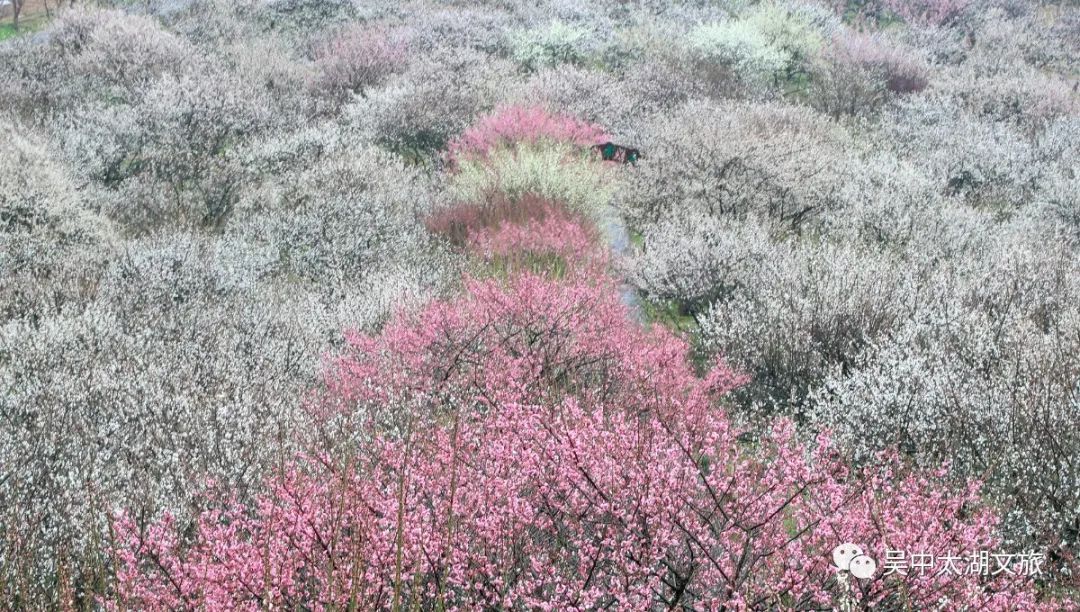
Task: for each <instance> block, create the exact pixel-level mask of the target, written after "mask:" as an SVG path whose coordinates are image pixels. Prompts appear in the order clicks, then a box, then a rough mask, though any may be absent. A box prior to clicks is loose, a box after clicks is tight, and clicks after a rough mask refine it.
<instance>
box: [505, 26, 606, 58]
mask: <svg viewBox="0 0 1080 612" xmlns="http://www.w3.org/2000/svg"><path fill="white" fill-rule="evenodd" d="M589 37H590V32H589V30H588V29H586V28H584V27H582V26H578V25H571V24H568V23H565V22H562V21H552V22H551V23H549V24H547V25H545V26H540V27H535V28H530V29H526V30H520V31H518V32H515V33H513V34H511V35H510V37H509V41H508V42H509V45H510V49H511V52H510V55H511V57H512V58H513V59H514V61H516V62H517V63H518V64H519V65H520V66H521V67H523V68H525V69H526V70H536V69H537V68H543V67H545V66H555V65H558V64H580V63H582V62H584V61H585V58H586V56H587V55H588V53H589V51H588V44H589Z"/></svg>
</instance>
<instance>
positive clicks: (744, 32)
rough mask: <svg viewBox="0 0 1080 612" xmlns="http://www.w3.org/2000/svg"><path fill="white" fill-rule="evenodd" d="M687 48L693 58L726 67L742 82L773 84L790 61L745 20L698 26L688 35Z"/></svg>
mask: <svg viewBox="0 0 1080 612" xmlns="http://www.w3.org/2000/svg"><path fill="white" fill-rule="evenodd" d="M687 44H688V45H689V47H690V51H691V54H692V55H693V56H694V57H696V58H698V59H700V60H704V61H707V62H712V63H716V64H720V65H723V66H726V67H728V68H729V69H731V70H733V71H734V72H735V74H737V75H738V76H739V78H741V79H745V80H749V81H753V82H763V81H769V80H771V79H772V78H773V77H775V76H776V75H778V74H779V73H780V72H781V71H783V69H784V68H785V67H786V66H787V63H788V61H789V59H790V57H789V56H788V55H787V54H786V53H784V51H783V50H782V49H779V48H777V47H774V46H773V45H772V44H770V42H769V39H768V37H766V36H765V34H764V33H763V32H762V31H761V30H760V29H758V28H757V27H756V26H755V25H754V24H752V23H750V22H747V21H743V20H735V21H724V22H721V23H712V24H705V25H701V26H698V27H697V28H694V29H693V30H692V31H691V32H690V33H689V34H688V35H687Z"/></svg>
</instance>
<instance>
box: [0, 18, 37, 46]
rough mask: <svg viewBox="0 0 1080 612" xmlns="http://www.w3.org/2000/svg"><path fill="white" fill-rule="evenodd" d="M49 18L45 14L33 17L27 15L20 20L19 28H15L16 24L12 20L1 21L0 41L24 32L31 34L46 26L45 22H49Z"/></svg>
mask: <svg viewBox="0 0 1080 612" xmlns="http://www.w3.org/2000/svg"><path fill="white" fill-rule="evenodd" d="M48 20H49V19H48V17H46V16H45V15H34V16H31V17H27V18H25V19H21V20H20V21H19V29H18V30H16V29H15V24H13V23H11V22H7V23H0V42H3V41H5V40H7V39H9V38H15V37H16V36H21V35H23V34H30V33H32V32H36V31H38V30H40V29H41V28H43V27H45V24H46V22H48Z"/></svg>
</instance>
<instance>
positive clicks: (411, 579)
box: [109, 132, 1055, 610]
mask: <svg viewBox="0 0 1080 612" xmlns="http://www.w3.org/2000/svg"><path fill="white" fill-rule="evenodd" d="M533 133H535V132H524V135H523V136H522V138H525V139H528V138H529V137H530V134H533ZM484 142H490V141H484ZM532 206H533V207H534V208H533V210H532V212H534V213H536V212H538V211H546V212H544V213H543V214H529V215H523V216H521V217H519V218H512V216H510V217H508V216H505V215H504V216H503V218H502V220H501V221H499V222H498V223H494V222H493V223H488V224H481V225H480V226H479V229H478V233H476V234H467V236H468V240H469V244H471V245H473V247H474V248H478V249H481V250H484V252H488V251H490V252H491V253H496V252H497V253H500V254H509V253H512V252H513V250H514V249H518V250H543V249H551V250H553V251H557V252H561V253H567V252H578V251H585V250H587V249H588V247H589V245H590V244H595V241H594V240H593V239H592V237H593V236H594V235H595V228H593V227H591V226H589V224H588V222H587V221H585V220H584V219H580V218H575V217H572V216H570V215H569V214H568V213H566V212H565V211H564V210H562V209H560V208H558V207H556V206H554V205H549V206H547V207H546V208H545V205H541V203H540V202H533V204H532ZM585 270H588V272H587V273H579V274H573V275H567V276H564V277H561V278H554V277H552V276H550V275H546V274H542V273H533V272H518V273H515V274H511V275H509V276H508V277H506V278H504V279H495V278H487V279H473V278H467V279H465V281H464V283H463V285H464V287H463V291H462V293H461V294H460V295H457V296H454V297H449V298H443V299H435V300H432V301H430V302H429V303H427V304H426V305H425V306H423V307H422V308H420V309H418V310H415V311H401V312H399V313H397V314H396V315H395V316H394V317H393V318H392V319H391V320H390V321H389V322H388V323H387V324H386V325H385V326H384V327H383V328H382V329H381V330H380V331H379V332H378V333H374V334H361V333H356V332H353V333H349V334H348V335H347V347H346V348H345V350H343V351H342V353H341V354H339V355H338V356H337V357H336V358H334V359H333V360H332V361H331V362H330V363H329V364H328V366H327V371H326V382H325V389H324V391H323V393H322V394H321V396H320V397H318V398H316V399H314V400H313V406H314V407H315V408H317V410H316V411H315V414H316V415H317V416H318V417H319V418H320V419H321V420H323V421H324V422H326V423H332V422H335V420H340V419H342V418H344V419H345V422H347V423H350V427H351V429H350V430H349V431H348V432H347V433H348V434H349V435H347V436H345V437H344V438H342V437H338V436H333V435H328V436H327V441H326V444H325V446H324V447H322V448H318V449H313V451H312V452H311V453H309V454H307V455H305V456H302V457H298V458H296V459H294V460H292V461H291V462H288V463H287V464H286V465H285V466H284V467H283V468H282V470H281V471H280V473H278V474H277V475H276V476H274V477H273V478H271V479H270V481H269V482H268V483H267V486H266V488H265V490H264V491H263V492H262V493H261V494H259V495H257V496H256V498H255V500H254V501H253V502H250V503H241V502H238V501H236V500H235V499H233V498H231V497H230V496H229V495H228V494H224V495H221V496H212V497H211V498H210V499H209V500H208V501H209V509H207V510H206V511H205V512H204V513H202V515H201V516H200V517H199V519H198V521H197V524H196V525H195V526H194V529H193V530H191V535H190V537H183V536H181V535H180V534H181V533H182V531H183V530H182V529H180V527H181V526H179V525H175V524H174V522H173V520H172V519H171V518H169V517H165V518H164V519H162V520H161V521H159V522H157V523H153V524H151V525H149V526H148V527H143V526H141V525H139V523H138V522H137V521H135V520H133V519H132V517H129V516H124V515H122V516H120V517H119V518H118V520H117V521H116V523H115V531H116V534H117V541H118V547H117V551H116V561H117V578H118V584H117V592H116V599H115V600H113V601H111V602H109V603H110V607H112V608H132V607H133V608H139V609H181V608H197V609H207V610H225V609H228V610H235V609H240V610H256V609H263V608H267V607H273V608H278V607H283V608H305V609H314V610H324V609H331V608H334V609H337V608H346V607H348V608H351V609H364V610H369V609H399V608H400V607H404V606H408V607H417V608H422V609H431V608H438V609H455V610H478V609H491V608H500V609H537V610H581V609H599V608H613V609H631V610H641V609H661V608H666V609H675V608H683V607H685V608H693V609H710V610H719V609H731V610H749V609H764V608H769V609H773V608H800V609H804V608H814V607H816V608H820V607H839V606H841V605H844V604H843V601H844V600H845V599H848V600H850V601H851V602H852V603H853V604H857V605H859V606H860V607H864V606H871V605H887V606H895V607H906V608H912V609H923V608H938V609H940V608H961V607H963V608H967V609H985V610H1014V609H1037V607H1038V605H1039V604H1037V602H1036V599H1035V595H1034V589H1033V585H1032V584H1031V582H1030V580H1029V579H1027V578H1023V577H1020V576H1015V575H999V576H996V577H993V578H992V579H989V578H982V577H979V576H945V577H934V576H931V577H923V576H918V575H910V576H904V575H896V576H888V577H885V576H877V577H875V578H874V579H871V580H867V581H863V582H859V583H858V584H855V585H854V586H853V587H852V588H850V589H844V588H842V586H841V583H840V581H838V579H837V576H838V574H837V570H836V568H834V567H833V566H832V564H831V556H830V552H831V550H832V549H833V547H834V546H836V545H837V544H840V543H842V542H848V541H851V542H858V543H860V545H862V546H863V547H864V548H865V550H867V551H870V552H872V553H873V554H876V555H879V557H880V556H882V555H883V554H884V550H885V549H886V548H889V549H897V548H905V547H908V548H911V549H913V550H915V549H918V550H938V549H941V550H942V551H945V550H947V551H950V552H955V553H958V554H965V553H971V552H974V551H975V550H979V549H985V548H992V547H994V546H997V545H998V544H999V541H998V539H997V536H996V535H995V526H996V519H995V517H994V515H993V514H992V513H991V512H989V511H988V510H986V509H985V508H983V507H981V506H980V504H979V498H978V495H977V490H976V487H975V486H972V487H970V488H968V489H965V490H962V491H954V490H951V489H949V488H947V487H946V486H945V485H944V484H941V483H943V482H944V478H943V476H944V474H943V473H942V474H920V473H917V472H913V471H910V470H908V469H907V468H905V466H904V465H903V463H902V461H901V460H900V459H899V457H898V456H897V455H895V454H894V455H885V456H882V457H881V458H880V460H879V462H878V463H877V464H875V465H872V466H869V467H864V468H860V469H858V470H856V469H853V468H851V467H849V466H847V465H845V463H844V462H843V461H842V460H841V459H840V458H839V455H838V453H837V452H836V451H835V449H834V448H833V446H832V445H831V443H830V442H829V440H828V438H827V437H826V436H820V437H819V438H818V439H817V440H816V441H815V442H814V443H813V444H807V443H806V442H805V441H801V440H800V439H799V438H798V437H797V436H796V433H795V429H794V426H793V425H792V423H790V422H788V421H778V422H776V423H775V425H774V426H773V427H772V428H771V429H770V430H767V431H764V432H757V433H755V432H752V431H749V430H744V429H742V428H740V427H739V426H738V425H737V424H736V423H735V422H734V421H733V420H732V419H731V418H729V416H728V415H727V413H726V411H725V410H724V408H723V401H724V397H725V395H726V394H727V393H729V392H730V391H731V390H733V389H735V388H737V387H738V386H740V385H742V384H744V383H745V382H746V378H745V377H744V376H742V375H740V374H739V373H737V372H735V371H733V370H732V369H731V368H729V367H728V366H727V365H725V363H724V362H723V361H722V360H716V361H714V362H712V363H710V364H708V365H707V367H706V368H705V371H704V373H699V372H697V371H696V370H695V367H694V366H693V364H692V361H691V359H690V346H689V344H688V343H687V341H686V340H685V339H683V338H681V337H679V336H677V335H676V334H675V333H673V332H671V331H670V330H668V329H667V328H665V327H663V326H659V325H655V326H642V325H640V324H639V323H637V322H636V321H635V320H634V318H633V317H632V316H631V313H630V310H629V308H628V306H627V305H625V304H624V303H623V301H622V300H621V299H620V295H619V290H618V281H617V279H616V278H614V277H613V276H611V275H610V274H608V273H607V272H605V271H604V270H603V268H600V267H586V268H585ZM1054 608H1055V606H1050V605H1047V606H1046V609H1054Z"/></svg>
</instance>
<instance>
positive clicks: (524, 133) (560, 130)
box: [449, 106, 608, 161]
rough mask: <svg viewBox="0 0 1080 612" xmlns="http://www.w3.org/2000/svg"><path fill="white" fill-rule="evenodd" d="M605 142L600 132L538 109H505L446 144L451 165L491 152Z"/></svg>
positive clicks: (535, 107) (594, 126)
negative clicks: (545, 144) (548, 144)
mask: <svg viewBox="0 0 1080 612" xmlns="http://www.w3.org/2000/svg"><path fill="white" fill-rule="evenodd" d="M607 139H608V136H607V135H606V133H605V132H604V130H603V128H601V127H599V126H596V125H592V124H590V123H587V122H584V121H581V120H579V119H576V118H574V117H568V116H566V115H555V114H551V113H549V112H548V111H547V110H545V109H543V108H542V107H538V106H534V107H522V106H506V107H503V108H500V109H497V110H496V111H495V112H494V113H492V114H491V115H488V116H486V117H484V118H482V119H480V121H479V122H477V124H476V125H474V126H472V127H470V128H468V129H467V130H465V132H464V133H462V134H461V135H460V136H459V137H457V138H456V139H454V140H453V141H452V142H451V143H450V147H449V149H450V150H449V155H450V159H451V160H453V161H460V160H464V159H476V158H483V157H486V156H487V155H488V153H490V152H491V151H492V150H494V149H497V148H500V147H504V146H508V145H517V144H521V143H528V144H536V143H538V142H541V141H547V142H558V143H567V144H572V145H576V146H580V147H588V146H592V145H594V144H597V143H600V142H603V141H605V140H607Z"/></svg>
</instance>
